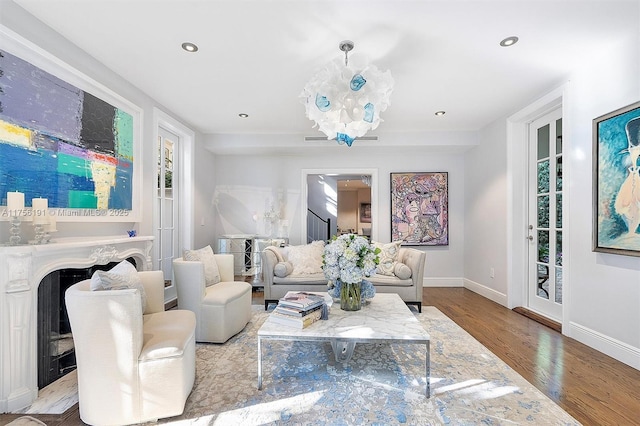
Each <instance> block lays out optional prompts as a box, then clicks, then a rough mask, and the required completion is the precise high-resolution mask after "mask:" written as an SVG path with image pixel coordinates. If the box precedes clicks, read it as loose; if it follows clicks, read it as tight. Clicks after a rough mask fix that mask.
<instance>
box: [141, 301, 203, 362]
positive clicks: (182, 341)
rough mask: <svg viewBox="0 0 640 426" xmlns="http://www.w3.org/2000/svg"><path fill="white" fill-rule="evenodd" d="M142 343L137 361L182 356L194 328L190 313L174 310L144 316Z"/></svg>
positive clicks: (194, 318) (193, 316) (191, 313)
mask: <svg viewBox="0 0 640 426" xmlns="http://www.w3.org/2000/svg"><path fill="white" fill-rule="evenodd" d="M142 327H143V330H144V342H143V346H142V351H141V352H140V356H139V357H138V359H139V360H140V361H150V360H157V359H160V358H172V357H178V356H182V354H183V352H184V350H185V348H186V346H187V343H188V342H189V340H190V339H191V337H192V336H193V333H194V330H195V328H196V317H195V314H194V313H193V312H191V311H186V310H179V309H174V310H170V311H164V312H156V313H154V314H149V315H145V316H144V322H143V326H142Z"/></svg>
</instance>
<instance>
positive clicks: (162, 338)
mask: <svg viewBox="0 0 640 426" xmlns="http://www.w3.org/2000/svg"><path fill="white" fill-rule="evenodd" d="M138 276H139V277H140V279H141V281H142V285H143V287H144V289H145V294H146V298H147V303H146V309H145V311H144V314H143V312H142V304H141V296H140V292H139V291H138V290H135V289H126V290H102V291H91V289H90V280H85V281H82V282H79V283H77V284H74V285H73V286H71V287H69V289H68V290H67V291H66V293H65V301H66V306H67V311H68V313H69V320H70V323H71V331H72V333H73V341H74V344H75V351H76V361H77V371H78V396H79V404H80V418H81V419H82V420H83V421H84V422H85V423H88V424H91V425H126V424H132V423H141V422H146V421H149V420H156V419H160V418H164V417H172V416H177V415H179V414H182V412H183V411H184V405H185V402H186V400H187V397H188V396H189V393H190V392H191V389H192V387H193V383H194V380H195V371H196V364H195V327H196V321H195V316H194V315H193V313H192V312H189V311H183V310H170V311H164V278H163V274H162V272H161V271H148V272H139V273H138Z"/></svg>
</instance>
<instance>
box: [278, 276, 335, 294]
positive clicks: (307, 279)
mask: <svg viewBox="0 0 640 426" xmlns="http://www.w3.org/2000/svg"><path fill="white" fill-rule="evenodd" d="M273 284H274V285H280V284H282V285H298V284H300V285H309V284H312V285H322V286H324V288H323V289H321V290H318V291H326V287H327V279H326V278H325V276H324V274H323V273H319V274H301V275H296V274H293V273H292V274H289V275H287V276H286V277H284V278H280V277H274V278H273Z"/></svg>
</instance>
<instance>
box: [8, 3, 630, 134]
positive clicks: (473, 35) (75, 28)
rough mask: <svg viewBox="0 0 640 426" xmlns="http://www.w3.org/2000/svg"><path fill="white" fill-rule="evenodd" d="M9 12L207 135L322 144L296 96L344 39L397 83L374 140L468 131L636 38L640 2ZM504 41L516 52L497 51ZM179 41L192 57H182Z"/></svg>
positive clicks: (34, 8) (53, 6)
mask: <svg viewBox="0 0 640 426" xmlns="http://www.w3.org/2000/svg"><path fill="white" fill-rule="evenodd" d="M15 3H17V4H18V5H20V6H22V7H23V8H25V9H26V10H27V11H28V12H29V13H31V14H32V15H35V16H36V17H37V18H39V19H40V20H42V21H43V22H44V23H45V24H47V25H49V26H50V27H52V28H53V29H54V30H56V31H57V32H59V33H60V34H62V35H63V36H64V37H66V38H67V39H69V40H70V41H71V42H73V43H74V44H76V45H77V46H79V47H80V48H82V49H83V50H85V51H86V52H88V53H89V54H90V55H92V56H93V57H95V58H96V59H97V60H99V61H100V62H102V63H103V64H105V65H106V66H107V67H109V68H111V69H112V70H113V71H115V72H116V73H118V74H119V75H121V76H122V77H124V78H125V79H126V80H128V81H130V82H131V83H132V84H134V85H135V86H137V87H139V88H140V89H142V90H143V91H144V92H146V93H147V94H149V95H150V96H151V97H152V98H154V99H155V100H156V101H157V102H159V103H161V104H162V105H164V106H165V107H166V108H168V109H170V110H171V111H172V112H173V113H174V114H177V115H179V117H180V118H181V119H182V120H184V121H186V122H187V123H188V124H189V125H191V126H193V127H194V128H195V129H196V130H198V131H200V132H203V133H212V134H239V135H246V134H256V133H258V134H299V135H308V136H318V135H321V134H320V133H319V132H318V131H317V130H315V129H312V128H311V127H312V124H313V123H312V122H311V121H309V120H308V119H307V118H306V117H305V114H304V106H303V104H302V103H301V102H300V99H299V97H298V96H299V95H300V93H301V91H302V88H303V87H304V85H305V83H306V81H307V80H308V79H309V77H311V76H312V75H313V74H314V73H315V71H316V70H317V69H318V68H320V67H322V66H323V65H324V64H325V63H327V62H329V61H331V60H333V59H335V58H339V57H343V54H342V53H341V52H340V51H339V50H338V44H339V42H340V41H341V40H344V39H351V40H353V41H354V42H355V45H356V46H355V49H354V51H353V55H355V54H358V55H361V56H365V57H367V58H369V60H371V62H373V63H374V64H375V65H377V66H378V68H380V69H381V70H386V69H389V70H391V73H392V75H393V77H394V79H395V89H394V92H393V94H392V95H391V106H390V107H389V108H388V109H387V111H386V112H384V113H383V114H382V118H383V120H384V122H383V123H382V124H381V125H380V127H379V128H378V130H376V131H375V132H383V133H387V132H429V131H443V130H447V131H448V130H463V131H467V130H478V129H481V128H482V127H484V126H486V125H487V124H489V123H491V122H492V121H494V120H495V119H497V118H500V117H503V116H505V115H508V114H511V113H514V112H516V111H517V110H519V109H520V108H522V107H524V106H525V105H527V104H528V103H529V102H531V101H532V100H534V99H536V98H537V97H539V96H541V95H543V94H545V93H547V92H549V91H550V90H552V89H554V88H556V87H558V86H559V85H561V84H563V83H564V82H566V81H567V79H568V77H569V76H570V74H571V70H572V69H575V68H576V66H578V65H579V64H580V63H584V62H586V61H590V60H593V59H594V55H595V57H597V55H598V52H601V51H602V50H606V49H607V48H608V47H609V46H611V45H614V44H616V43H618V42H619V41H620V40H621V39H625V38H628V37H638V36H639V31H640V30H639V21H640V12H639V1H638V0H626V1H617V0H606V1H604V0H601V1H589V0H565V1H551V0H549V1H546V0H537V1H533V0H510V1H491V0H467V1H461V0H443V1H433V0H422V1H402V0H396V1H392V0H388V1H375V0H369V1H364V0H363V1H360V0H351V1H349V0H341V1H332V0H322V1H304V0H287V1H285V0H271V1H267V0H254V1H248V0H208V1H207V0H198V1H193V0H191V1H190V0H92V1H88V0H15ZM512 35H516V36H518V37H519V38H520V41H519V43H517V44H516V45H514V46H512V47H509V48H504V47H500V46H499V42H500V40H502V39H503V38H505V37H508V36H512ZM185 41H190V42H193V43H196V44H197V45H198V46H199V49H200V50H199V51H198V52H197V53H187V52H185V51H183V50H182V49H181V48H180V45H181V44H182V43H183V42H185ZM612 66H615V64H612ZM438 110H445V111H446V115H445V116H443V117H436V116H435V115H434V112H435V111H438ZM239 113H247V114H249V118H247V119H241V118H239V117H238V114H239ZM375 132H374V133H375Z"/></svg>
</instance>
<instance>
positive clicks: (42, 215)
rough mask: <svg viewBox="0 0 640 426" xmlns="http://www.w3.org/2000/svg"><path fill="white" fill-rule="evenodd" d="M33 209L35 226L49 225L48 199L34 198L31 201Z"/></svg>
mask: <svg viewBox="0 0 640 426" xmlns="http://www.w3.org/2000/svg"><path fill="white" fill-rule="evenodd" d="M31 206H32V209H33V224H34V225H46V224H47V223H49V214H48V213H49V212H48V210H49V201H47V199H46V198H34V199H32V200H31Z"/></svg>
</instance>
